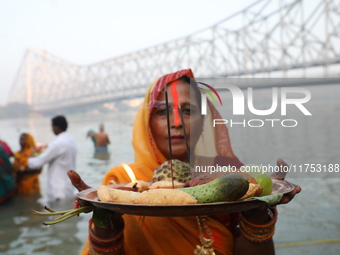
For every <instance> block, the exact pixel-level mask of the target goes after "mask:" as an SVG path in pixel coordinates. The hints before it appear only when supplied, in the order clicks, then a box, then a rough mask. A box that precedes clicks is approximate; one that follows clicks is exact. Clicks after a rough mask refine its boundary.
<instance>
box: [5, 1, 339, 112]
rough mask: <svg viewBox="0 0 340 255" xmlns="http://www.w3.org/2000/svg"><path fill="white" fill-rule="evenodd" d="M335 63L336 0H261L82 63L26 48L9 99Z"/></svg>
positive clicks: (111, 92) (126, 93)
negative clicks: (165, 38)
mask: <svg viewBox="0 0 340 255" xmlns="http://www.w3.org/2000/svg"><path fill="white" fill-rule="evenodd" d="M339 67H340V0H260V1H256V2H254V3H253V4H252V5H250V6H248V7H247V8H245V9H243V10H242V11H240V12H238V13H235V14H234V15H232V16H229V17H227V18H226V19H224V20H222V21H220V22H219V23H217V24H215V25H213V26H211V27H208V28H206V29H203V30H201V31H198V32H196V33H193V34H190V35H188V36H186V37H183V38H180V39H176V40H173V41H169V42H166V43H163V44H159V45H157V46H153V47H150V48H146V49H143V50H139V51H136V52H133V53H130V54H127V55H124V56H119V57H115V58H112V59H110V60H107V61H103V62H100V63H96V64H92V65H88V66H81V65H76V64H73V63H71V62H68V61H65V60H62V59H60V58H58V57H56V56H53V55H52V54H50V53H48V52H46V51H43V50H33V49H29V50H27V52H26V54H25V57H24V59H23V61H22V63H21V66H20V68H19V71H18V74H17V76H16V77H15V80H14V84H13V86H12V90H11V93H10V96H9V100H8V102H21V103H27V104H29V105H31V107H32V109H34V110H36V111H42V112H43V111H50V110H56V109H61V108H70V107H76V106H81V105H88V104H94V103H103V102H110V101H114V100H120V99H127V98H133V97H139V96H143V95H144V93H145V91H146V88H147V86H148V85H149V84H151V82H153V81H154V80H155V78H157V77H159V76H160V75H162V74H166V73H170V72H173V71H176V70H180V69H186V68H191V69H192V70H193V71H194V73H195V75H196V76H197V77H202V78H212V77H290V76H293V77H306V76H308V77H310V76H313V75H316V76H318V77H325V76H329V75H330V74H331V75H333V76H334V74H335V73H334V70H337V72H338V73H337V74H335V75H337V76H340V75H339V72H340V71H339V70H340V68H339Z"/></svg>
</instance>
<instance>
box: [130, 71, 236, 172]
mask: <svg viewBox="0 0 340 255" xmlns="http://www.w3.org/2000/svg"><path fill="white" fill-rule="evenodd" d="M183 76H187V77H189V78H191V79H194V75H193V73H192V71H191V69H186V70H181V71H178V72H175V73H170V74H167V75H164V76H162V77H160V78H158V79H157V80H156V81H155V82H154V83H152V84H151V86H150V87H149V89H148V91H147V93H146V96H145V98H144V102H143V104H142V106H141V107H140V108H139V110H138V112H137V115H136V119H135V123H134V128H133V139H132V145H133V147H134V151H135V162H140V161H143V162H144V164H146V165H147V166H148V167H150V168H151V169H155V168H156V167H157V166H159V165H160V164H162V163H163V162H164V161H166V160H167V159H166V158H165V157H164V155H162V153H161V152H160V151H159V150H158V148H157V146H156V143H155V141H154V139H153V137H152V134H151V130H150V125H149V123H150V116H151V112H152V109H153V107H154V106H155V103H156V101H157V97H158V95H159V93H160V92H161V91H162V90H163V88H164V85H165V84H169V83H171V82H173V81H175V80H177V79H179V78H181V77H183ZM209 118H210V119H211V118H213V119H222V117H221V115H220V114H219V112H218V111H217V110H216V108H215V106H214V105H213V104H212V103H211V102H210V101H208V115H207V118H206V120H205V121H204V126H203V133H202V136H201V138H200V140H199V141H198V144H197V146H196V150H195V153H196V154H197V155H209V156H224V157H229V158H235V159H237V158H236V156H235V155H234V152H233V150H232V148H231V144H230V139H229V133H228V129H227V127H226V126H225V125H217V126H216V127H215V128H212V125H211V123H212V121H211V120H210V121H209ZM211 136H213V137H211ZM208 145H210V146H208ZM211 152H213V153H211ZM212 154H215V155H212Z"/></svg>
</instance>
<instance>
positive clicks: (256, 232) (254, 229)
mask: <svg viewBox="0 0 340 255" xmlns="http://www.w3.org/2000/svg"><path fill="white" fill-rule="evenodd" d="M268 210H270V209H269V208H268ZM270 212H271V213H272V215H271V214H269V216H270V217H271V218H272V219H271V220H270V221H269V222H268V223H266V224H261V225H257V224H254V223H251V222H249V221H248V220H247V219H246V218H245V217H244V216H243V215H242V213H241V217H240V232H241V233H242V235H243V236H244V237H245V238H246V239H248V240H249V241H251V242H255V243H260V242H265V241H267V240H269V239H270V238H271V237H272V236H273V235H274V232H275V223H276V220H277V210H276V208H274V209H273V211H271V210H270Z"/></svg>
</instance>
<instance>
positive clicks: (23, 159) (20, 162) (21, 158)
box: [13, 133, 35, 167]
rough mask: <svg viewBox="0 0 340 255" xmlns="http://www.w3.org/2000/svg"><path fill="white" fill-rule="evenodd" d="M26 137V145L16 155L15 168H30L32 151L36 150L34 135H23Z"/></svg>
mask: <svg viewBox="0 0 340 255" xmlns="http://www.w3.org/2000/svg"><path fill="white" fill-rule="evenodd" d="M21 135H25V136H26V140H25V144H24V146H23V148H22V149H21V150H20V151H17V152H16V153H14V162H13V166H24V167H27V166H28V162H27V160H28V158H29V157H30V156H31V151H32V150H34V149H35V142H34V138H33V136H32V135H30V134H28V133H23V134H21Z"/></svg>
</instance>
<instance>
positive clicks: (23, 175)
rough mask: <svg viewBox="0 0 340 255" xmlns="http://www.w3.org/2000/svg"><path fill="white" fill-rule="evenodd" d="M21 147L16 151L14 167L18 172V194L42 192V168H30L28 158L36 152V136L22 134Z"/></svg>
mask: <svg viewBox="0 0 340 255" xmlns="http://www.w3.org/2000/svg"><path fill="white" fill-rule="evenodd" d="M20 146H21V149H20V150H19V151H17V152H16V153H14V162H13V169H14V170H15V172H16V187H17V194H18V195H24V194H40V183H39V174H40V172H41V169H28V168H27V166H28V164H27V160H28V158H29V157H31V156H32V155H33V154H34V153H35V151H36V150H35V143H34V138H33V136H31V135H30V134H27V133H23V134H21V136H20Z"/></svg>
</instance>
